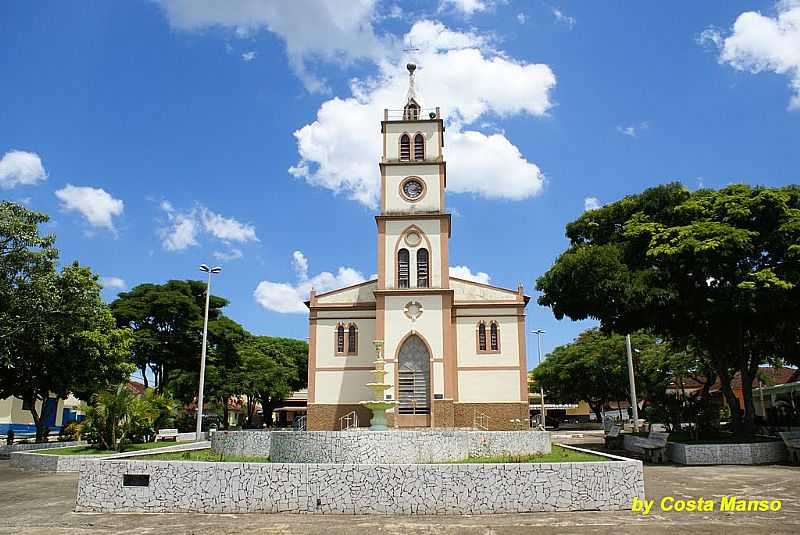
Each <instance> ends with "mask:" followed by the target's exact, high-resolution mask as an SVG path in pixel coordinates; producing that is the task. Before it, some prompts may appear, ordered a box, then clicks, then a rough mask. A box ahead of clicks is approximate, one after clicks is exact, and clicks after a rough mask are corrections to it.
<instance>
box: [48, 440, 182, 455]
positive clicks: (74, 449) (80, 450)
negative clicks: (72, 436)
mask: <svg viewBox="0 0 800 535" xmlns="http://www.w3.org/2000/svg"><path fill="white" fill-rule="evenodd" d="M172 445H174V444H171V443H164V442H145V443H144V444H128V445H126V446H125V448H124V449H123V450H122V451H123V452H127V451H139V450H150V449H153V448H164V447H166V446H172ZM35 451H36V453H41V454H43V455H111V454H112V453H120V452H118V451H114V450H103V449H100V448H97V447H95V446H70V447H68V448H50V449H46V450H35Z"/></svg>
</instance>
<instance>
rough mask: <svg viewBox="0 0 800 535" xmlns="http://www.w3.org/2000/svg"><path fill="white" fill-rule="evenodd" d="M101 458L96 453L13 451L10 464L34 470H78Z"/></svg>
mask: <svg viewBox="0 0 800 535" xmlns="http://www.w3.org/2000/svg"><path fill="white" fill-rule="evenodd" d="M101 459H102V457H101V456H97V455H46V454H44V453H33V452H30V453H29V452H14V453H12V454H11V460H10V461H9V463H10V465H11V466H12V467H13V468H18V469H21V470H29V471H36V472H79V471H80V470H82V469H83V467H84V466H86V464H87V463H95V462H98V461H100V460H101Z"/></svg>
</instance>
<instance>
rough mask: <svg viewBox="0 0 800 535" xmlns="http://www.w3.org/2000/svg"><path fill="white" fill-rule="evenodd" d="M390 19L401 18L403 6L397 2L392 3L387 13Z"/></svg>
mask: <svg viewBox="0 0 800 535" xmlns="http://www.w3.org/2000/svg"><path fill="white" fill-rule="evenodd" d="M387 17H388V18H390V19H400V18H403V8H402V7H400V6H398V5H397V4H394V5H392V6H391V7H390V8H389V13H388V15H387Z"/></svg>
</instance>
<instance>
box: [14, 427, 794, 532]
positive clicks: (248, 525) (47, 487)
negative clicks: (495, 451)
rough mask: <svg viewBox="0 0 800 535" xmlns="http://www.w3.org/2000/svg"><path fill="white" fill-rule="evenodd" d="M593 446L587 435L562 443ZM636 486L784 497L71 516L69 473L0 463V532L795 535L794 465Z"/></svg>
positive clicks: (661, 491) (658, 469)
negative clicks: (673, 507) (684, 508)
mask: <svg viewBox="0 0 800 535" xmlns="http://www.w3.org/2000/svg"><path fill="white" fill-rule="evenodd" d="M564 442H570V443H574V444H576V445H578V444H579V443H580V444H581V445H582V446H595V447H596V446H597V444H596V441H593V442H595V443H587V442H588V441H586V439H583V438H579V439H575V440H565V441H564ZM644 474H645V489H646V492H647V498H648V499H655V500H656V503H658V501H659V500H660V499H661V498H662V497H664V496H674V497H675V498H677V499H680V498H698V497H703V498H706V499H717V500H719V499H720V498H721V497H722V496H726V495H736V496H741V497H744V498H754V499H780V500H783V505H782V509H781V510H780V511H779V512H749V513H744V512H740V513H723V512H719V511H715V512H711V513H685V512H684V513H676V512H661V511H657V510H655V508H654V511H653V512H651V513H650V514H649V515H647V516H642V515H641V514H640V513H633V512H631V511H617V512H595V511H587V512H579V513H530V514H503V515H483V516H425V517H407V516H344V515H324V516H323V515H286V514H276V515H269V514H268V515H262V514H241V515H238V514H237V515H232V514H223V515H201V514H192V513H181V514H133V513H127V514H86V513H80V514H79V513H74V512H72V509H73V507H74V503H75V494H76V490H77V483H78V475H77V474H40V473H30V472H20V471H17V470H14V469H12V468H10V467H9V466H8V462H7V461H0V533H2V534H23V535H40V534H53V533H69V534H75V535H95V534H101V533H118V534H134V533H136V534H139V533H145V534H146V533H158V534H161V535H178V534H181V535H182V534H198V535H199V534H212V533H213V534H234V533H247V534H262V533H268V534H296V533H311V534H325V535H338V534H362V533H364V534H366V533H369V534H375V533H381V534H407V533H414V534H416V533H419V534H456V533H458V534H461V533H466V534H481V535H490V534H491V535H501V534H511V533H580V534H582V535H587V534H594V533H600V534H612V533H613V534H617V533H647V534H648V535H656V534H662V533H664V534H667V533H669V534H673V535H674V534H676V533H695V534H705V533H714V534H724V533H734V532H736V533H748V535H749V534H762V533H763V534H773V533H787V534H788V533H792V534H797V533H800V467H796V466H787V465H771V466H709V467H697V466H693V467H687V466H676V465H663V466H645V471H644Z"/></svg>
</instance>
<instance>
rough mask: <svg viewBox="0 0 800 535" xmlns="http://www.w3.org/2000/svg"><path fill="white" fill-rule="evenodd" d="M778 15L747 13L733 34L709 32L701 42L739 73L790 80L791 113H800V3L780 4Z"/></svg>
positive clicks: (732, 31)
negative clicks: (717, 51) (795, 110)
mask: <svg viewBox="0 0 800 535" xmlns="http://www.w3.org/2000/svg"><path fill="white" fill-rule="evenodd" d="M776 11H777V12H776V16H775V17H768V16H764V15H762V14H760V13H757V12H755V11H745V12H744V13H741V14H740V15H739V16H738V17H737V18H736V21H735V22H734V23H733V27H732V28H731V31H730V34H728V35H727V36H724V35H723V33H722V32H721V31H720V30H718V29H715V28H708V29H706V30H705V31H703V32H702V33H701V34H700V41H701V42H703V43H705V42H711V43H713V44H714V45H715V46H716V47H717V48H718V49H719V62H720V63H727V64H728V65H730V66H731V67H733V68H734V69H736V70H739V71H748V72H751V73H759V72H763V71H771V72H774V73H776V74H782V75H786V76H788V77H789V80H790V82H789V84H790V86H791V88H792V91H793V93H794V94H793V95H792V97H791V99H790V101H789V109H800V1H798V0H788V1H783V2H778V4H776Z"/></svg>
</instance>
